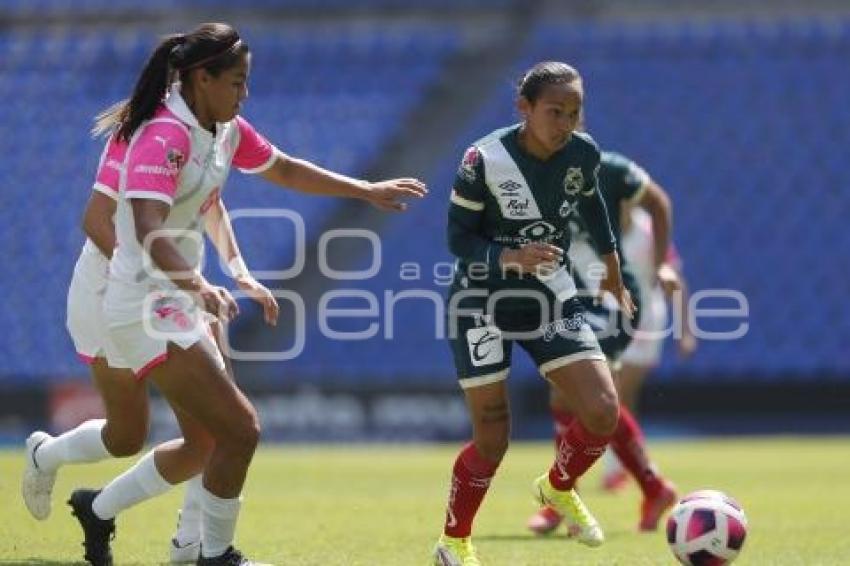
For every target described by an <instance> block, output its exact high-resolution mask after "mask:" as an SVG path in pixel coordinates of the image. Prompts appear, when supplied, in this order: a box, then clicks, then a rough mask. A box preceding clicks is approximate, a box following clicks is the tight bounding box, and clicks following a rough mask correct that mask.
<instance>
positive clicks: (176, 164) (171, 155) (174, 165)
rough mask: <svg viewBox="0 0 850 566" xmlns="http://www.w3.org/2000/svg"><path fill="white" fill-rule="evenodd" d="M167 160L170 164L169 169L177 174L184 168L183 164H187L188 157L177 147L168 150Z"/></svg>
mask: <svg viewBox="0 0 850 566" xmlns="http://www.w3.org/2000/svg"><path fill="white" fill-rule="evenodd" d="M165 160H166V161H167V162H168V168H169V169H171V170H172V171H175V172H176V171H179V170H180V168H181V167H183V164H184V163H185V162H186V156H185V155H183V152H182V151H180V150H179V149H177V148H176V147H172V148H171V149H169V150H168V154H167V155H166V156H165Z"/></svg>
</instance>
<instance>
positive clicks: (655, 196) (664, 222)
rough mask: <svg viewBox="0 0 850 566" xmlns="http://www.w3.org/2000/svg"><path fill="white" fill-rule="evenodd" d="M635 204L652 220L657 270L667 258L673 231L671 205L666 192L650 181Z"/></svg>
mask: <svg viewBox="0 0 850 566" xmlns="http://www.w3.org/2000/svg"><path fill="white" fill-rule="evenodd" d="M637 204H638V206H640V207H641V208H643V209H644V210H646V211H647V212H648V213H649V216H650V218H651V219H652V237H653V240H654V242H653V245H654V248H655V268H656V270H657V269H658V268H659V267H661V264H662V263H663V262H664V258H666V257H667V248H668V247H670V234H671V233H672V231H673V204H672V203H671V201H670V197H669V196H668V195H667V192H666V191H665V190H664V189H662V188H661V187H660V186H659V185H658V184H657V183H655V182H654V181H650V182H649V184H648V185H647V186H646V190H644V191H643V194H642V195H641V197H640V200H638V203H637Z"/></svg>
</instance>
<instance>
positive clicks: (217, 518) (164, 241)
mask: <svg viewBox="0 0 850 566" xmlns="http://www.w3.org/2000/svg"><path fill="white" fill-rule="evenodd" d="M172 68H173V69H175V70H177V71H178V72H179V78H180V82H179V83H176V84H175V85H174V87H173V88H172V90H171V94H170V95H169V97H168V99H167V100H166V101H165V103H162V99H163V97H164V96H165V93H166V90H167V89H168V87H169V84H170V78H171V70H172ZM249 69H250V52H249V50H248V48H247V46H246V45H245V44H244V43H243V42H242V41H241V40H240V38H239V36H238V34H237V33H236V31H235V30H234V29H233V28H232V27H230V26H228V25H226V24H205V25H202V26H200V27H199V28H197V29H196V30H194V31H193V32H191V33H189V34H186V35H182V34H181V35H175V36H170V37H168V38H166V39H165V40H163V41H162V42H161V43H160V45H159V46H158V47H157V48H156V50H155V51H154V53H153V54H152V55H151V57H150V59H149V61H148V63H147V64H146V66H145V68H144V70H143V71H142V74H141V76H140V77H139V80H138V82H137V85H136V88H135V90H134V93H133V95H132V97H131V98H130V100H129V102H127V103H126V104H124V105H122V106H119V107H118V108H116V109H115V111H113V112H112V113H108V114H106V115H104V116H102V122H103V123H104V124H105V125H106V126H114V127H115V128H116V129H117V131H116V135H117V136H118V138H119V139H120V140H125V141H126V142H127V144H128V149H127V155H126V158H125V160H124V163H123V172H122V175H121V182H120V188H121V195H120V199H119V202H118V210H117V215H116V235H117V247H116V251H115V254H114V256H113V258H112V261H111V263H110V279H109V283H108V285H107V291H106V296H105V299H104V313H105V319H106V324H107V327H108V333H109V339H110V340H109V343H108V344H107V345H106V353H107V359H120V360H122V362H123V363H125V364H126V365H128V366H129V367H130V368H131V369H132V370H133V372H134V373H135V374H136V376H137V377H139V378H142V377H147V379H150V380H151V381H153V382H154V383H155V384H156V385H157V387H158V388H159V389H160V391H161V392H162V394H163V395H164V397H165V398H166V399H167V400H168V401H169V403H170V404H171V405H172V406H173V407H177V408H178V409H177V410H180V411H183V412H185V413H186V414H187V415H188V416H189V417H191V418H193V419H195V420H196V421H197V422H198V423H199V425H200V426H201V427H202V428H203V429H205V430H206V431H207V432H208V433H209V434H210V435H211V437H212V438H213V440H214V449H213V452H212V455H211V456H210V458H209V460H208V462H207V464H206V466H205V467H204V479H203V486H202V489H201V499H202V506H201V508H202V520H201V525H202V532H201V557H200V558H199V560H198V564H250V562H249V561H248V560H247V559H245V558H244V557H243V556H242V555H241V553H239V552H238V551H237V550H235V549H234V548H233V545H232V543H233V533H234V531H235V526H236V518H237V515H238V511H239V505H240V498H239V495H240V492H241V488H242V484H243V482H244V479H245V474H246V472H247V468H248V466H249V464H250V461H251V458H252V456H253V452H254V449H255V447H256V444H257V440H258V437H259V423H258V421H257V415H256V412H255V410H254V408H253V406H252V405H251V404H250V402H249V401H248V400H247V398H245V396H244V395H243V394H242V393H241V391H239V389H238V388H237V387H236V386H235V384H234V383H232V382H231V381H230V380H229V379H228V377H227V375H226V372H225V370H224V364H223V360H222V358H221V355H220V353H219V352H218V349H217V348H216V347H215V344H214V342H213V340H212V339H211V338H210V336H209V334H208V332H207V331H206V324H205V319H206V313H210V314H212V315H214V316H216V317H217V318H220V319H222V320H225V321H226V320H228V319H230V318H232V317H233V316H235V315H236V314H237V312H238V311H237V308H236V304H235V302H234V301H233V298H232V297H231V296H230V294H229V293H228V292H227V291H226V290H224V289H222V288H216V287H213V286H211V285H210V284H209V283H208V282H207V281H206V280H204V279H203V277H201V276H200V274H199V273H198V271H197V266H198V264H199V260H200V255H199V251H198V245H197V244H198V241H199V240H200V238H201V236H200V229H199V226H200V224H201V222H200V217H201V215H202V214H203V211H204V210H205V209H206V208H207V207H208V206H209V205H210V204H211V203H213V202H214V201H215V200H216V199H217V198H218V193H219V192H220V189H221V187H222V186H223V184H224V182H225V180H226V177H227V174H228V172H229V169H230V167H231V165H234V166H236V167H237V168H240V169H242V170H243V171H247V172H253V173H258V174H261V175H262V176H263V177H264V178H265V179H267V180H268V181H270V182H272V183H275V184H278V185H281V186H286V187H293V188H296V189H298V190H301V191H305V192H309V193H314V194H324V195H332V196H347V197H352V198H361V199H364V200H366V201H368V202H370V203H372V204H374V205H375V206H377V207H379V208H381V209H384V210H404V209H405V204H404V203H403V202H401V199H402V198H405V197H421V196H423V195H424V194H425V192H426V189H425V187H424V185H422V183H420V182H419V181H416V180H415V179H397V180H391V181H384V182H380V183H368V182H365V181H358V180H355V179H351V178H349V177H345V176H342V175H338V174H335V173H332V172H329V171H326V170H324V169H321V168H319V167H317V166H315V165H313V164H311V163H308V162H305V161H301V160H298V159H294V158H291V157H288V156H286V155H284V154H283V153H281V152H280V151H278V150H276V149H275V148H274V147H273V146H272V145H271V144H270V143H268V142H267V141H266V140H265V139H264V138H263V137H262V136H260V135H259V134H257V132H256V131H255V130H254V129H253V128H252V127H251V125H250V124H248V123H247V122H246V121H245V120H243V119H241V118H239V117H238V116H237V115H238V112H239V109H240V105H241V102H242V101H243V100H244V99H245V98H246V97H247V88H246V84H247V78H248V73H249ZM198 471H199V469H198V468H192V469H189V468H188V467H186V466H184V465H183V464H182V463H181V462H176V461H174V459H173V458H171V457H170V454H169V453H168V452H166V451H163V450H160V447H157V448H156V449H154V450H153V451H152V452H151V453H149V454H148V455H146V456H145V457H143V458H142V460H141V461H140V462H139V463H138V464H137V465H136V466H134V468H132V469H131V470H129V471H128V472H127V473H125V474H124V475H122V476H120V477H119V478H116V479H115V480H113V482H112V483H110V484H109V485H107V486H106V487H105V488H104V489H103V490H102V491H94V490H77V491H75V492H74V493H73V494H72V496H71V502H70V503H71V505H72V507H73V509H74V513H75V515H76V516H77V518H78V519H79V521H80V523H81V525H82V526H83V530H84V533H85V546H86V558H87V559H88V560H89V561H90V562H92V563H94V564H111V561H112V557H111V550H110V548H109V541H110V537H111V535H112V533H113V531H114V517H115V515H117V513H118V512H119V511H121V510H122V509H125V508H127V507H129V506H131V505H134V504H136V503H138V502H139V501H142V500H144V499H147V498H149V497H153V496H155V495H157V494H159V493H163V492H164V491H166V490H167V489H168V488H170V486H171V485H173V484H175V483H179V482H182V481H185V480H186V479H188V478H190V477H192V476H193V475H195V474H196V473H197V472H198ZM128 488H129V491H135V493H134V494H132V496H130V495H128Z"/></svg>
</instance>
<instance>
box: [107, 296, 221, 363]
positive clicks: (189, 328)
mask: <svg viewBox="0 0 850 566" xmlns="http://www.w3.org/2000/svg"><path fill="white" fill-rule="evenodd" d="M103 305H104V307H103V310H104V316H105V320H106V326H107V328H108V335H109V340H108V341H107V343H106V356H107V360H109V359H111V358H113V357H115V358H120V359H124V360H126V361H127V364H128V366H129V367H130V369H132V370H133V373H135V374H136V377H137V378H138V379H142V378H143V377H145V376H146V375H147V374H148V373H149V372H150V371H151V370H152V369H153V368H155V367H156V366H158V365H159V364H161V363H163V362H164V361H165V360H166V359H167V358H168V343H169V342H173V343H174V344H177V345H178V346H180V347H181V348H183V349H184V350H186V349H188V348H190V347H191V346H193V345H195V344H197V343H198V342H200V341H206V343H207V344H208V345H209V346H210V351H213V352H215V356H216V361H217V363H218V364H219V367H221V368H222V369H224V367H225V366H224V358H222V356H221V352H219V349H218V346H217V345H216V343H215V339H214V338H213V335H212V332H211V330H210V325H209V321H210V319H209V317H208V315H207V314H206V313H205V312H203V311H202V310H201V309H200V308H199V307H198V306H197V305H196V304H195V302H194V301H193V300H192V298H191V297H190V296H189V295H188V294H186V293H184V292H183V291H180V290H177V289H167V288H164V287H160V286H154V285H148V284H143V285H136V284H127V283H124V282H121V281H117V280H115V279H110V280H109V284H108V285H107V287H106V296H105V299H104V302H103Z"/></svg>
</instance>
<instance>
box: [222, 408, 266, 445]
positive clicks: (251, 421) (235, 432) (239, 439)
mask: <svg viewBox="0 0 850 566" xmlns="http://www.w3.org/2000/svg"><path fill="white" fill-rule="evenodd" d="M227 441H229V442H230V443H232V445H233V446H235V447H237V448H238V449H239V450H240V451H244V452H246V453H248V454H253V453H254V449H255V448H256V447H257V443H258V442H259V441H260V419H259V417H258V416H257V411H256V410H255V409H254V407H250V406H249V407H245V408H244V409H243V410H242V411H240V414H239V415H236V416H235V418H234V419H233V422H232V425H231V427H229V433H228V438H227Z"/></svg>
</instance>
